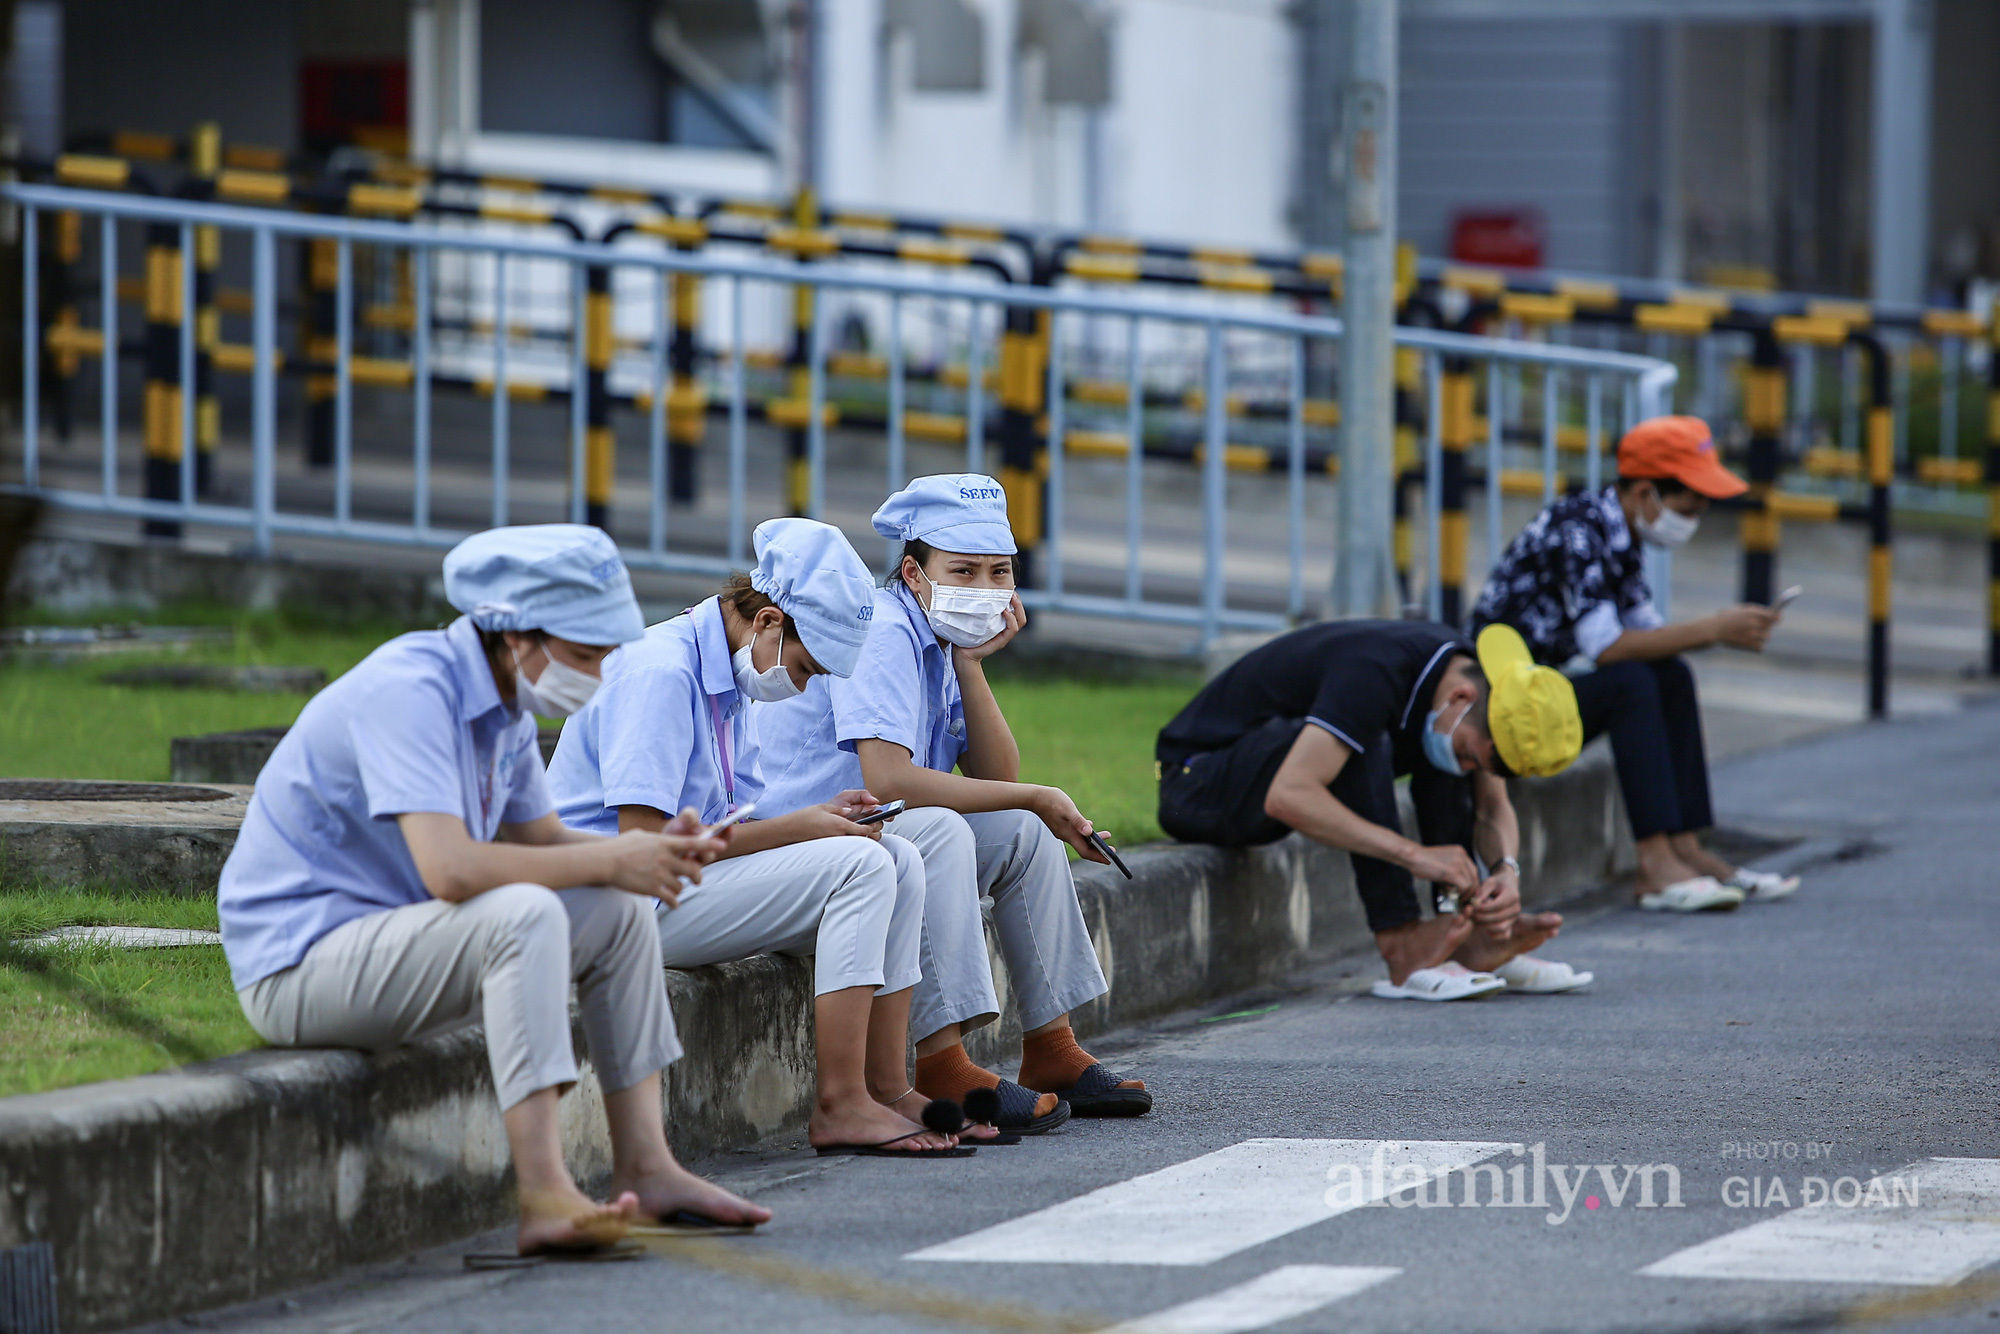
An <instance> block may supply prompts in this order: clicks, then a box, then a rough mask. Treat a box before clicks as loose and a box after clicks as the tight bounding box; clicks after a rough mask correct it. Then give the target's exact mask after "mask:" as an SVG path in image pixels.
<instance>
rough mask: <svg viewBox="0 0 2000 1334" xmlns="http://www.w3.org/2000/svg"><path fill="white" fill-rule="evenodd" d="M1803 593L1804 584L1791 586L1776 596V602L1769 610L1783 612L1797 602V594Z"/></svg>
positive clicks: (1804, 589)
mask: <svg viewBox="0 0 2000 1334" xmlns="http://www.w3.org/2000/svg"><path fill="white" fill-rule="evenodd" d="M1805 591H1806V586H1805V585H1804V584H1793V585H1792V586H1791V587H1790V588H1788V589H1786V590H1785V591H1784V592H1782V593H1780V594H1778V597H1777V600H1776V601H1775V602H1773V603H1772V604H1771V610H1772V611H1783V610H1784V609H1785V608H1787V607H1789V606H1791V605H1792V603H1794V602H1796V601H1797V600H1798V596H1799V594H1801V593H1803V592H1805Z"/></svg>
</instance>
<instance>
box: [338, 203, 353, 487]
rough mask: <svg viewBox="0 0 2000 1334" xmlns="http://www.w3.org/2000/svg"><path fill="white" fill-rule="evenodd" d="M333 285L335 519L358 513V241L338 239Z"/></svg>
mask: <svg viewBox="0 0 2000 1334" xmlns="http://www.w3.org/2000/svg"><path fill="white" fill-rule="evenodd" d="M335 246H336V249H335V252H334V254H335V259H334V266H335V267H334V280H333V281H334V288H333V519H334V522H335V523H338V524H341V525H343V526H345V525H346V523H347V521H348V520H349V519H351V518H353V517H354V500H353V491H354V382H353V380H352V378H351V372H352V369H353V367H352V360H351V359H352V357H353V354H354V243H353V242H352V241H350V240H348V239H347V238H346V237H344V236H343V237H341V238H340V240H339V241H338V242H336V243H335Z"/></svg>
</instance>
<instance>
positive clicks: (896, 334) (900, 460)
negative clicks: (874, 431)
mask: <svg viewBox="0 0 2000 1334" xmlns="http://www.w3.org/2000/svg"><path fill="white" fill-rule="evenodd" d="M972 309H973V319H974V321H975V322H976V321H977V320H978V318H979V307H978V306H977V305H975V306H974V307H973V308H972ZM904 388H905V386H904V384H903V298H902V297H901V296H900V295H898V294H896V293H893V292H892V293H890V295H889V451H888V454H889V457H888V468H889V475H888V477H886V478H885V479H883V480H884V481H886V482H887V483H888V488H887V493H888V494H891V495H893V494H895V493H896V492H897V491H900V490H902V488H903V479H904V476H905V474H906V473H907V471H908V468H909V464H908V462H907V459H906V455H905V441H904V439H903V413H904V410H905V405H904V402H903V399H904ZM965 430H966V437H965V438H966V450H967V456H968V457H967V464H966V470H967V471H968V472H978V471H979V467H978V465H977V464H974V463H972V462H971V461H970V455H971V448H972V447H971V441H972V415H971V413H970V411H968V412H967V414H966V419H965ZM901 550H902V547H901V545H900V544H899V543H898V542H897V541H896V540H895V539H894V538H887V539H885V550H884V554H883V557H882V572H883V573H884V574H889V573H891V572H893V571H894V570H895V569H896V566H897V559H896V558H897V555H898V553H900V552H901Z"/></svg>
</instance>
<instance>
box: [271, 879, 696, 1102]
mask: <svg viewBox="0 0 2000 1334" xmlns="http://www.w3.org/2000/svg"><path fill="white" fill-rule="evenodd" d="M655 902H656V900H654V899H650V898H642V897H640V896H639V895H637V894H627V893H624V892H623V891H621V890H615V889H564V890H549V889H544V888H543V887H542V886H540V885H528V884H518V885H502V886H500V887H499V888H497V889H489V890H487V891H486V892H485V893H484V894H479V895H476V896H474V897H472V898H470V899H467V900H465V901H464V902H463V903H446V902H444V901H443V900H441V899H432V900H430V901H428V902H425V903H412V904H408V905H406V906H404V907H401V908H390V909H387V910H385V911H382V912H375V913H370V914H368V915H367V916H365V917H357V918H355V919H354V920H353V921H351V922H347V923H345V924H343V925H341V926H340V927H338V928H336V929H335V930H333V931H331V932H329V933H327V934H326V935H325V936H322V937H321V938H320V939H319V940H317V941H315V942H314V943H313V947H312V948H311V949H310V950H308V951H307V952H306V957H305V958H303V959H301V960H300V961H299V962H298V963H297V964H295V965H293V966H292V967H290V968H287V969H285V970H284V971H283V972H280V973H273V974H272V975H271V976H269V977H266V978H262V979H260V980H258V981H256V982H253V983H251V984H250V985H249V986H247V987H245V988H244V989H243V990H242V991H239V992H238V993H237V996H238V997H239V998H240V999H241V1000H242V1002H243V1013H244V1014H245V1015H246V1016H247V1017H248V1018H249V1020H250V1026H251V1027H252V1028H254V1029H256V1030H257V1032H258V1033H259V1034H260V1035H261V1036H262V1037H263V1039H264V1040H265V1041H266V1042H269V1043H271V1044H272V1045H273V1046H278V1047H359V1048H362V1049H363V1050H366V1051H381V1050H385V1049H387V1048H390V1047H396V1046H400V1045H402V1044H403V1043H407V1042H414V1041H416V1040H417V1039H419V1038H422V1037H425V1036H427V1035H429V1034H432V1033H436V1032H439V1031H441V1030H443V1029H446V1028H450V1027H453V1026H455V1025H457V1024H461V1023H464V1022H466V1021H467V1020H470V1019H474V1018H479V1019H483V1020H484V1021H485V1026H486V1053H487V1059H488V1060H489V1061H491V1063H492V1067H493V1088H494V1091H495V1092H496V1093H498V1094H499V1096H500V1107H501V1110H503V1111H504V1110H506V1109H507V1108H510V1107H512V1106H514V1104H516V1103H518V1102H520V1101H521V1100H522V1099H523V1098H526V1097H527V1096H528V1095H529V1094H531V1093H534V1092H537V1091H539V1090H541V1089H545V1088H551V1087H558V1086H567V1085H569V1084H572V1083H574V1082H575V1081H576V1056H575V1053H574V1052H573V1051H572V1050H571V1049H570V1027H569V988H570V983H571V982H572V981H574V982H575V983H576V989H577V999H578V1001H579V1003H580V1005H581V1007H582V1010H583V1028H584V1034H585V1036H586V1038H587V1039H588V1041H589V1043H590V1059H591V1063H592V1064H593V1065H594V1066H595V1067H596V1069H597V1077H598V1079H599V1081H600V1082H601V1083H602V1085H603V1087H604V1088H605V1089H607V1090H610V1091H616V1090H618V1089H624V1088H630V1087H632V1086H633V1085H634V1084H637V1083H638V1082H639V1081H640V1080H642V1079H644V1078H645V1077H646V1076H647V1075H650V1074H652V1073H653V1072H654V1071H656V1070H659V1069H661V1068H663V1067H665V1066H667V1065H670V1064H672V1063H673V1062H674V1061H675V1060H677V1059H679V1057H680V1054H681V1044H680V1040H679V1038H678V1037H676V1036H675V1033H674V1017H673V1014H672V1012H671V1011H670V1010H668V1008H667V990H666V976H665V973H664V971H663V969H662V966H661V963H660V937H659V933H658V930H657V928H656V927H655V926H654V924H653V904H654V903H655Z"/></svg>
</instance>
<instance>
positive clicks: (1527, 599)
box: [1472, 484, 1666, 667]
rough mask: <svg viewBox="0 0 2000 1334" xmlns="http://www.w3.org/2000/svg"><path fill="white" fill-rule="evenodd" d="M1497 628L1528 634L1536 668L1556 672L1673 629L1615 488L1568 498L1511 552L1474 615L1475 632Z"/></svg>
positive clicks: (1534, 525) (1513, 544)
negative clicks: (1618, 644)
mask: <svg viewBox="0 0 2000 1334" xmlns="http://www.w3.org/2000/svg"><path fill="white" fill-rule="evenodd" d="M1494 621H1500V622H1502V623H1504V624H1507V625H1511V626H1513V627H1514V628H1515V629H1516V630H1518V631H1520V632H1521V638H1523V639H1525V640H1527V641H1528V649H1529V651H1530V652H1532V653H1533V654H1534V655H1535V661H1537V662H1540V663H1544V664H1546V665H1548V666H1551V667H1560V666H1562V665H1563V664H1564V663H1566V662H1568V661H1569V660H1570V659H1571V658H1574V657H1576V656H1578V655H1579V654H1581V655H1582V656H1583V657H1586V658H1595V657H1596V656H1597V655H1598V654H1600V653H1602V652H1603V651H1604V650H1605V649H1607V648H1609V647H1610V646H1611V644H1612V642H1613V641H1614V640H1616V639H1617V638H1618V637H1619V636H1620V635H1622V634H1624V633H1625V631H1627V630H1651V629H1654V628H1656V627H1658V626H1660V625H1664V624H1665V623H1666V621H1665V618H1664V617H1662V616H1661V615H1660V613H1659V609H1658V608H1656V607H1654V605H1653V595H1652V592H1651V590H1650V589H1648V588H1647V587H1646V573H1645V566H1644V561H1643V559H1642V556H1641V552H1640V550H1639V544H1638V543H1637V542H1635V541H1633V540H1632V531H1631V529H1630V528H1629V527H1628V526H1627V525H1626V523H1625V512H1624V511H1623V510H1622V509H1620V508H1619V507H1618V488H1617V486H1616V485H1615V484H1614V485H1611V486H1607V487H1605V488H1604V489H1603V490H1602V491H1599V492H1596V493H1595V494H1592V493H1590V492H1583V493H1580V494H1578V495H1573V496H1565V497H1563V498H1562V499H1561V500H1558V501H1556V502H1555V503H1554V504H1553V505H1550V506H1549V507H1548V508H1547V509H1545V510H1543V511H1542V512H1541V513H1540V514H1537V515H1536V516H1535V519H1534V522H1532V523H1530V524H1529V525H1528V526H1527V527H1526V528H1523V529H1522V530H1521V532H1520V534H1519V535H1518V536H1516V537H1515V538H1514V540H1513V541H1512V542H1509V543H1508V544H1507V550H1506V551H1505V552H1503V553H1502V554H1501V557H1500V563H1499V565H1497V566H1495V567H1494V569H1493V574H1492V576H1491V577H1489V578H1488V579H1487V581H1486V590H1485V591H1484V592H1483V593H1481V594H1480V596H1479V604H1478V605H1477V606H1476V607H1474V608H1473V609H1472V625H1473V629H1474V631H1475V632H1477V631H1479V630H1483V629H1484V628H1486V626H1488V625H1489V624H1491V623H1492V622H1494Z"/></svg>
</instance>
